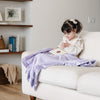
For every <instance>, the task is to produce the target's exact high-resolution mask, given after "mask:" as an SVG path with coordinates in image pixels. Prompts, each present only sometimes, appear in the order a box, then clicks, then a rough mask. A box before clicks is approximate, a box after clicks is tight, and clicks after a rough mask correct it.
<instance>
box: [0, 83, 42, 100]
mask: <svg viewBox="0 0 100 100" xmlns="http://www.w3.org/2000/svg"><path fill="white" fill-rule="evenodd" d="M0 100H30V97H29V96H27V95H24V94H23V93H22V90H21V83H18V84H15V85H0ZM37 100H40V99H37Z"/></svg>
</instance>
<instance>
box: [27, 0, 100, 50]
mask: <svg viewBox="0 0 100 100" xmlns="http://www.w3.org/2000/svg"><path fill="white" fill-rule="evenodd" d="M99 10H100V0H33V2H32V9H31V14H32V23H33V25H34V27H33V30H32V33H31V34H30V39H29V42H28V43H29V45H28V46H27V49H28V50H38V49H41V48H45V47H56V45H57V44H58V43H59V41H60V40H61V36H62V32H61V30H60V29H61V26H62V23H63V22H64V21H65V20H66V19H67V18H76V19H78V20H80V21H81V22H82V23H83V27H84V28H83V30H88V31H100V11H99ZM88 16H90V17H94V18H95V23H94V24H88Z"/></svg>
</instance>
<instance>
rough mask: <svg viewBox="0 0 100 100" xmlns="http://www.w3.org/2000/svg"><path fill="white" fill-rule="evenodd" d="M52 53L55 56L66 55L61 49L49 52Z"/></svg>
mask: <svg viewBox="0 0 100 100" xmlns="http://www.w3.org/2000/svg"><path fill="white" fill-rule="evenodd" d="M49 52H50V53H52V54H54V55H63V54H65V53H66V52H65V51H64V50H62V49H60V48H57V49H53V50H51V51H49Z"/></svg>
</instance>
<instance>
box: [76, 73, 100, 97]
mask: <svg viewBox="0 0 100 100" xmlns="http://www.w3.org/2000/svg"><path fill="white" fill-rule="evenodd" d="M77 90H78V91H79V92H82V93H87V94H92V95H96V96H100V71H98V72H90V73H87V74H85V75H83V76H81V77H80V78H79V80H78V86H77Z"/></svg>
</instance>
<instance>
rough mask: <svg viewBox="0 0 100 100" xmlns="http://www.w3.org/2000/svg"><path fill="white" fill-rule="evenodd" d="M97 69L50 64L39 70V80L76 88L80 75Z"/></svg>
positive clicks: (97, 68)
mask: <svg viewBox="0 0 100 100" xmlns="http://www.w3.org/2000/svg"><path fill="white" fill-rule="evenodd" d="M98 70H99V71H100V67H76V66H75V67H74V66H73V67H72V66H69V67H68V66H51V67H48V68H46V69H43V70H42V71H41V72H40V75H39V82H42V83H47V84H52V85H58V86H61V87H66V88H71V89H76V88H77V81H78V79H79V77H80V76H81V75H83V74H85V73H88V72H93V71H98Z"/></svg>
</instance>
